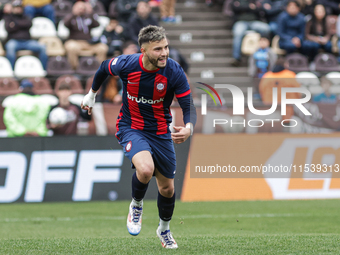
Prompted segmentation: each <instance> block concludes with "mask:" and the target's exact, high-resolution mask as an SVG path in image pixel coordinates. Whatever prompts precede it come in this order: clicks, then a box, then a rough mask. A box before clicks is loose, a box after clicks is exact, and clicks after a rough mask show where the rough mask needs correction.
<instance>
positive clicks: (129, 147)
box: [125, 141, 132, 152]
mask: <svg viewBox="0 0 340 255" xmlns="http://www.w3.org/2000/svg"><path fill="white" fill-rule="evenodd" d="M131 148H132V142H131V141H130V142H128V144H127V145H126V146H125V150H126V151H127V152H129V151H131Z"/></svg>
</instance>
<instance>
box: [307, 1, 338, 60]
mask: <svg viewBox="0 0 340 255" xmlns="http://www.w3.org/2000/svg"><path fill="white" fill-rule="evenodd" d="M329 28H330V24H327V19H326V10H325V7H324V6H323V5H321V4H318V5H316V6H315V8H314V13H313V16H312V18H311V20H309V21H308V22H307V24H306V30H305V37H306V41H305V42H304V45H305V47H308V48H309V51H308V53H309V56H310V57H311V59H314V57H315V56H316V55H317V54H318V51H319V49H324V50H325V51H326V52H332V43H331V41H330V39H331V32H330V29H329Z"/></svg>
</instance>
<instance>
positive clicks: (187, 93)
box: [176, 89, 191, 98]
mask: <svg viewBox="0 0 340 255" xmlns="http://www.w3.org/2000/svg"><path fill="white" fill-rule="evenodd" d="M190 92H191V90H190V89H189V90H188V91H187V92H184V93H182V94H178V95H176V97H177V98H179V97H185V96H187V95H189V94H190Z"/></svg>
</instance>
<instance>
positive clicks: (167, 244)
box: [156, 227, 178, 249]
mask: <svg viewBox="0 0 340 255" xmlns="http://www.w3.org/2000/svg"><path fill="white" fill-rule="evenodd" d="M156 233H157V236H158V238H159V239H160V240H161V243H162V246H163V247H164V248H166V249H177V248H178V245H177V243H176V241H175V239H174V238H173V237H172V234H171V232H170V230H165V231H164V232H161V231H160V229H159V227H158V228H157V230H156Z"/></svg>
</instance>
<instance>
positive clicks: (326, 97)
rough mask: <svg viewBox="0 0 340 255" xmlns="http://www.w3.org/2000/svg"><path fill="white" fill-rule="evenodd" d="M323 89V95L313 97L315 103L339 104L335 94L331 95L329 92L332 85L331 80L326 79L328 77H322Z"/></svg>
mask: <svg viewBox="0 0 340 255" xmlns="http://www.w3.org/2000/svg"><path fill="white" fill-rule="evenodd" d="M320 82H321V87H322V89H323V93H321V94H318V95H315V96H314V97H313V102H314V103H325V104H335V103H336V102H337V98H336V95H335V94H331V92H330V91H329V89H330V87H331V86H332V83H331V81H330V80H328V79H327V78H326V76H322V77H321V78H320Z"/></svg>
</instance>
